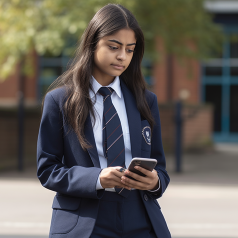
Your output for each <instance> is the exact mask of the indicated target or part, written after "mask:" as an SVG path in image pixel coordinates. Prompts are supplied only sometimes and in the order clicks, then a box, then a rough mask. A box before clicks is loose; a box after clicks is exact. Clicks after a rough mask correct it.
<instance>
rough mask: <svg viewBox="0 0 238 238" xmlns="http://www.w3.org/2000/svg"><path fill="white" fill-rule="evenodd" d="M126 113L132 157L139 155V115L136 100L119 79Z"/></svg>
mask: <svg viewBox="0 0 238 238" xmlns="http://www.w3.org/2000/svg"><path fill="white" fill-rule="evenodd" d="M121 90H122V93H123V97H124V101H125V106H126V113H127V118H128V124H129V130H130V140H131V154H132V158H134V157H140V156H141V116H140V112H139V111H138V109H137V105H136V100H135V97H134V96H133V94H132V92H131V91H130V90H129V89H128V87H127V86H126V84H125V83H124V82H123V80H121Z"/></svg>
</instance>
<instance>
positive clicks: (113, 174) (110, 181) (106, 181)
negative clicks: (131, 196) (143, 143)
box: [99, 166, 131, 190]
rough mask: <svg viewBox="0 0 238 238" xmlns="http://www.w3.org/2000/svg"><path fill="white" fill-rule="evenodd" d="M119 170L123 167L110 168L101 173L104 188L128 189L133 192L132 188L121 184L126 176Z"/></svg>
mask: <svg viewBox="0 0 238 238" xmlns="http://www.w3.org/2000/svg"><path fill="white" fill-rule="evenodd" d="M119 169H121V167H119V166H116V167H108V168H105V169H103V170H102V171H101V173H100V176H99V177H100V183H101V185H102V187H103V188H114V187H119V188H126V189H128V190H131V187H130V186H127V185H125V184H123V183H122V182H121V177H122V176H123V175H124V174H125V173H124V172H120V171H119Z"/></svg>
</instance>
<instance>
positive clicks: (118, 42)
mask: <svg viewBox="0 0 238 238" xmlns="http://www.w3.org/2000/svg"><path fill="white" fill-rule="evenodd" d="M108 41H111V42H115V43H117V44H119V45H123V44H122V43H121V42H120V41H117V40H108ZM130 45H136V43H131V44H127V46H130Z"/></svg>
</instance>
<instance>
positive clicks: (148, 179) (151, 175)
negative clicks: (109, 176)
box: [121, 166, 159, 190]
mask: <svg viewBox="0 0 238 238" xmlns="http://www.w3.org/2000/svg"><path fill="white" fill-rule="evenodd" d="M135 169H137V170H139V171H140V172H141V173H143V174H145V175H146V176H145V177H143V176H140V175H138V174H135V173H133V172H131V171H129V170H126V171H125V172H124V174H125V175H129V176H130V177H132V178H134V179H136V180H137V181H135V180H132V179H130V178H127V177H126V176H125V175H124V176H122V178H121V182H122V183H123V184H124V186H128V187H130V188H135V189H139V190H156V189H157V188H158V186H159V179H158V174H157V171H156V170H154V169H153V171H149V170H147V169H144V168H142V167H140V166H135Z"/></svg>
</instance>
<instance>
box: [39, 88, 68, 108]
mask: <svg viewBox="0 0 238 238" xmlns="http://www.w3.org/2000/svg"><path fill="white" fill-rule="evenodd" d="M67 92H68V89H67V87H66V86H63V87H59V88H56V89H54V90H52V91H50V92H48V93H47V94H46V95H45V99H44V104H45V103H47V102H52V103H53V102H54V103H56V104H58V105H59V106H62V105H63V103H64V102H65V100H66V99H67Z"/></svg>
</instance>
